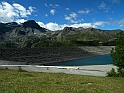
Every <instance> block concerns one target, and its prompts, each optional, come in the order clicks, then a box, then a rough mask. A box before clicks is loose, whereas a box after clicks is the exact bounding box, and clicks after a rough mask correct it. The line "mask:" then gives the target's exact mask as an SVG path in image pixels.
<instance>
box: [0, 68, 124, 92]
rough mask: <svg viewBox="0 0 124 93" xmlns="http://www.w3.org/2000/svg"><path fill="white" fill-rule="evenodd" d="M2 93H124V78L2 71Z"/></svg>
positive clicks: (0, 81)
mask: <svg viewBox="0 0 124 93" xmlns="http://www.w3.org/2000/svg"><path fill="white" fill-rule="evenodd" d="M0 93H124V78H121V77H93V76H83V75H71V74H63V73H58V74H55V73H38V72H19V71H15V70H8V69H0Z"/></svg>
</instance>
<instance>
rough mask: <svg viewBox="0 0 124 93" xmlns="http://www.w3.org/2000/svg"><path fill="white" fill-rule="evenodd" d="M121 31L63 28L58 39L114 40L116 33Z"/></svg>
mask: <svg viewBox="0 0 124 93" xmlns="http://www.w3.org/2000/svg"><path fill="white" fill-rule="evenodd" d="M121 31H122V30H119V29H118V30H101V29H95V28H86V29H84V28H81V27H79V28H73V27H65V28H64V29H63V30H61V31H60V33H59V35H58V38H59V40H63V41H68V40H69V41H70V40H71V41H72V40H77V41H93V40H99V41H105V40H111V39H114V38H116V35H117V33H119V32H121Z"/></svg>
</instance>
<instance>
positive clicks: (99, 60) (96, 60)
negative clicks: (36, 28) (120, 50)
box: [51, 54, 113, 66]
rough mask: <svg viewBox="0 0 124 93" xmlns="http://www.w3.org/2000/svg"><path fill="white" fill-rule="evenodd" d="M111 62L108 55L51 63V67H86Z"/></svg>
mask: <svg viewBox="0 0 124 93" xmlns="http://www.w3.org/2000/svg"><path fill="white" fill-rule="evenodd" d="M112 63H113V61H112V59H111V56H110V55H109V54H106V55H100V56H94V57H88V58H82V59H76V60H70V61H64V62H59V63H53V64H51V65H53V66H86V65H107V64H112Z"/></svg>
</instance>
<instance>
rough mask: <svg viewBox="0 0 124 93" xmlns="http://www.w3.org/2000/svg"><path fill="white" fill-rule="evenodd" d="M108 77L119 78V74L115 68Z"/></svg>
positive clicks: (108, 73)
mask: <svg viewBox="0 0 124 93" xmlns="http://www.w3.org/2000/svg"><path fill="white" fill-rule="evenodd" d="M107 76H108V77H117V76H118V73H117V72H116V71H115V69H114V68H112V69H111V70H110V71H109V72H107Z"/></svg>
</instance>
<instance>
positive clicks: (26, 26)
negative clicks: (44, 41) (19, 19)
mask: <svg viewBox="0 0 124 93" xmlns="http://www.w3.org/2000/svg"><path fill="white" fill-rule="evenodd" d="M46 31H47V29H45V28H42V27H40V26H39V25H38V24H37V23H36V22H35V21H34V20H29V21H27V22H24V23H22V24H18V23H16V22H10V23H0V37H1V40H7V39H8V40H9V38H12V37H19V36H31V35H35V34H40V33H44V32H46Z"/></svg>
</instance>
